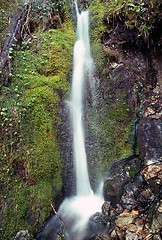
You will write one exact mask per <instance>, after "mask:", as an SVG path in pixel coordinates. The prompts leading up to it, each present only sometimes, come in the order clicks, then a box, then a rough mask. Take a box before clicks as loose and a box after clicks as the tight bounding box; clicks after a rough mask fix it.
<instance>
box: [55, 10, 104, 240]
mask: <svg viewBox="0 0 162 240" xmlns="http://www.w3.org/2000/svg"><path fill="white" fill-rule="evenodd" d="M76 9H77V41H76V43H75V46H74V60H73V76H72V94H71V104H70V106H71V108H72V109H71V113H72V124H73V142H74V148H73V155H74V166H75V172H76V185H77V189H76V190H77V191H76V196H74V197H72V198H68V199H65V201H64V202H63V203H62V205H61V206H60V210H59V214H60V215H61V217H62V219H64V220H65V221H67V220H69V221H71V220H72V221H73V227H72V231H73V232H74V233H75V232H77V235H78V236H77V237H78V238H77V239H79V240H80V239H82V238H83V236H84V231H85V228H86V224H87V223H88V220H89V218H90V217H91V216H92V215H93V214H94V213H96V212H100V211H101V206H102V203H103V196H102V191H98V193H96V194H95V193H94V192H93V191H92V189H91V186H90V181H89V176H88V167H87V158H86V150H85V141H84V127H83V102H84V101H83V97H84V88H85V79H86V80H88V81H91V80H92V77H93V75H92V73H93V60H92V57H91V52H90V40H89V12H88V11H85V12H81V13H79V11H78V8H77V7H76Z"/></svg>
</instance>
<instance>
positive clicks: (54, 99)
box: [0, 5, 75, 240]
mask: <svg viewBox="0 0 162 240" xmlns="http://www.w3.org/2000/svg"><path fill="white" fill-rule="evenodd" d="M40 6H41V5H40ZM64 8H65V6H64ZM68 8H69V6H68V5H66V14H64V22H62V23H61V24H59V28H57V29H48V30H47V31H45V32H44V33H42V31H41V30H39V31H35V32H34V35H33V40H31V42H29V43H28V44H27V45H26V46H25V48H23V49H20V47H18V46H17V48H19V49H17V51H16V52H15V53H14V54H12V59H13V60H12V68H11V72H10V76H9V77H10V82H9V85H8V86H7V87H5V86H4V85H3V86H2V88H1V96H0V109H1V110H0V113H1V115H0V124H1V141H0V148H1V151H0V152H1V153H0V186H1V189H2V191H1V197H0V210H1V214H2V216H1V227H0V236H1V237H0V238H1V239H4V240H5V239H11V238H12V237H13V236H14V235H15V233H16V232H17V231H19V230H21V229H29V231H30V234H31V235H33V234H34V233H35V232H38V231H39V230H40V228H41V227H42V226H43V225H44V223H45V220H46V219H47V218H48V217H49V216H50V213H51V206H50V204H51V202H53V204H54V206H56V200H57V199H58V197H59V196H61V194H62V193H61V192H62V191H61V190H62V159H61V156H60V147H59V140H58V138H57V131H56V128H55V126H56V124H57V123H58V121H60V119H59V118H58V117H57V114H58V109H59V104H60V101H61V99H62V97H65V96H66V95H67V93H68V91H69V83H68V81H69V76H70V72H71V67H72V49H73V45H74V42H75V32H74V28H73V26H72V24H71V23H70V20H69V16H68V11H69V9H68ZM64 11H65V10H64Z"/></svg>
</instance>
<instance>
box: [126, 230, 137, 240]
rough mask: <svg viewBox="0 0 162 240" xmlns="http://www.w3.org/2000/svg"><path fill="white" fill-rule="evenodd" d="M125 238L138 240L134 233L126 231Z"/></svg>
mask: <svg viewBox="0 0 162 240" xmlns="http://www.w3.org/2000/svg"><path fill="white" fill-rule="evenodd" d="M125 239H126V240H138V236H137V235H136V234H135V233H131V232H129V233H127V234H126V236H125Z"/></svg>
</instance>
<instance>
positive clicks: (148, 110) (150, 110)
mask: <svg viewBox="0 0 162 240" xmlns="http://www.w3.org/2000/svg"><path fill="white" fill-rule="evenodd" d="M147 112H148V113H149V114H155V111H154V110H153V109H152V108H150V107H148V108H147Z"/></svg>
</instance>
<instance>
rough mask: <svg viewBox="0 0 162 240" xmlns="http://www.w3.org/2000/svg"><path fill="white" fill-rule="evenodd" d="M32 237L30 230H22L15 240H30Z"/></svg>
mask: <svg viewBox="0 0 162 240" xmlns="http://www.w3.org/2000/svg"><path fill="white" fill-rule="evenodd" d="M30 239H31V238H30V235H29V232H28V230H21V231H19V232H18V233H17V234H16V236H15V237H14V238H13V240H30Z"/></svg>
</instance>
